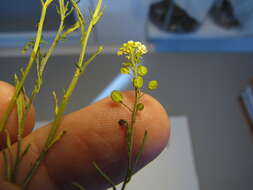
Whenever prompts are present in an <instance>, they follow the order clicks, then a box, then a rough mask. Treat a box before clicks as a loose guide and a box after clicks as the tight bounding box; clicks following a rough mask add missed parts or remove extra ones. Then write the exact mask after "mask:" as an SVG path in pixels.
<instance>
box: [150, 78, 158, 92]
mask: <svg viewBox="0 0 253 190" xmlns="http://www.w3.org/2000/svg"><path fill="white" fill-rule="evenodd" d="M157 87H158V82H157V80H151V81H149V83H148V89H149V90H155V89H156V88H157Z"/></svg>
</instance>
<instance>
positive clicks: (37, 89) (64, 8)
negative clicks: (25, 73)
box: [12, 0, 68, 182]
mask: <svg viewBox="0 0 253 190" xmlns="http://www.w3.org/2000/svg"><path fill="white" fill-rule="evenodd" d="M59 6H60V12H59V14H60V18H61V19H60V25H59V28H58V30H57V33H56V36H55V39H54V41H53V42H52V44H51V46H50V47H49V49H48V51H47V53H46V54H45V56H43V57H42V59H41V60H39V62H38V63H37V79H36V82H35V86H34V88H33V90H32V95H31V97H30V99H29V102H28V104H27V105H26V109H25V113H24V114H23V115H22V119H21V122H20V123H19V126H18V127H19V129H20V130H19V132H18V141H17V154H16V160H15V163H14V168H13V172H12V174H13V175H12V182H15V178H16V175H17V172H18V166H19V164H20V162H21V161H22V159H21V158H22V157H23V156H24V155H23V156H21V155H22V140H23V132H24V125H25V121H26V119H27V116H28V113H29V111H30V109H31V106H32V104H33V102H34V100H35V97H36V96H37V94H38V93H39V92H40V89H41V86H42V83H43V73H44V70H45V67H46V65H47V62H48V60H49V58H50V57H51V55H52V54H53V52H54V50H55V48H56V47H57V45H58V43H59V41H60V39H61V35H62V32H63V30H64V22H65V18H66V14H67V11H68V9H67V6H65V4H64V1H63V0H59ZM39 54H40V52H38V54H37V56H40V55H39ZM18 113H19V112H18Z"/></svg>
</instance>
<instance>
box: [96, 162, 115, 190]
mask: <svg viewBox="0 0 253 190" xmlns="http://www.w3.org/2000/svg"><path fill="white" fill-rule="evenodd" d="M92 164H93V166H94V167H95V168H96V170H97V171H98V173H99V174H100V175H101V176H102V177H103V178H104V179H105V180H106V181H107V182H108V183H109V184H110V185H111V186H112V188H113V190H117V189H116V186H115V184H114V182H113V181H112V179H111V178H110V177H109V176H108V175H106V173H104V172H103V171H102V169H100V167H99V166H98V165H97V164H96V163H95V162H92Z"/></svg>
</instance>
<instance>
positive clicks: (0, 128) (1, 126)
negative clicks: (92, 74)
mask: <svg viewBox="0 0 253 190" xmlns="http://www.w3.org/2000/svg"><path fill="white" fill-rule="evenodd" d="M52 2H53V0H46V2H44V3H43V6H42V11H41V16H40V21H39V23H38V30H37V35H36V39H35V44H34V47H33V50H32V53H31V56H30V59H29V62H28V65H27V67H26V69H25V70H24V73H23V76H22V79H21V80H20V82H19V84H18V85H17V86H16V91H15V93H14V95H13V97H12V99H11V101H10V103H9V106H8V108H7V110H6V111H5V112H4V114H3V117H2V119H1V120H0V132H3V131H4V129H5V125H6V123H7V121H8V118H9V115H10V113H11V111H12V110H13V108H14V106H15V104H16V100H17V98H18V96H19V94H20V92H21V90H22V88H23V86H24V83H25V81H26V79H27V76H28V74H29V72H30V70H31V68H32V65H33V63H34V61H35V59H36V55H37V52H38V49H39V45H40V42H41V38H42V31H43V26H44V21H45V17H46V13H47V8H48V6H49V5H50V4H51V3H52Z"/></svg>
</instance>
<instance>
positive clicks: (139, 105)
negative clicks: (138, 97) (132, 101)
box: [137, 103, 144, 111]
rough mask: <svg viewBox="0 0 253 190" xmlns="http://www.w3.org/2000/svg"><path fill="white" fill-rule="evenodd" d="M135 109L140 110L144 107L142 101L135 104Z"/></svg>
mask: <svg viewBox="0 0 253 190" xmlns="http://www.w3.org/2000/svg"><path fill="white" fill-rule="evenodd" d="M137 109H138V110H139V111H142V110H143V109H144V104H142V103H139V104H137Z"/></svg>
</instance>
